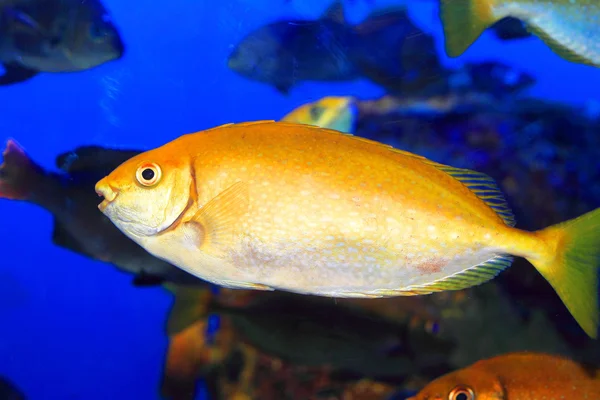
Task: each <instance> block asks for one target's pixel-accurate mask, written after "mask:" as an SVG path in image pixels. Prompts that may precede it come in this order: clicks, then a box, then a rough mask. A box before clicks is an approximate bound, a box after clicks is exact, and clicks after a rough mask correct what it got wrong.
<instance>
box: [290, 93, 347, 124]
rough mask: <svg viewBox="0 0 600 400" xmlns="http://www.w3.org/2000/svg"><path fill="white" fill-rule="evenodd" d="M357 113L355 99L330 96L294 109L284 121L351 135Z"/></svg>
mask: <svg viewBox="0 0 600 400" xmlns="http://www.w3.org/2000/svg"><path fill="white" fill-rule="evenodd" d="M357 113H358V109H357V107H356V101H355V99H354V98H353V97H350V96H328V97H324V98H322V99H321V100H319V101H317V102H314V103H309V104H305V105H302V106H300V107H298V108H296V109H294V110H293V111H291V112H290V113H289V114H287V115H286V116H285V117H283V119H282V120H283V121H289V122H296V123H300V124H307V125H315V126H320V127H323V128H329V129H335V130H337V131H340V132H346V133H350V132H352V131H353V129H354V124H355V122H356V116H357Z"/></svg>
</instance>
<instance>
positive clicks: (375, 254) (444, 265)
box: [96, 121, 600, 338]
mask: <svg viewBox="0 0 600 400" xmlns="http://www.w3.org/2000/svg"><path fill="white" fill-rule="evenodd" d="M96 191H97V193H98V194H99V195H101V196H103V197H104V201H103V202H102V203H101V204H100V205H99V208H100V210H101V211H102V212H103V213H104V214H105V215H106V216H107V217H108V218H109V219H110V220H111V221H112V222H113V223H114V224H115V225H116V226H117V227H118V228H119V229H120V230H121V231H123V232H124V233H125V234H126V235H127V236H129V237H130V238H131V239H132V240H134V241H136V242H137V243H139V244H140V245H141V246H142V247H144V248H145V249H146V250H147V251H148V252H150V253H151V254H153V255H155V256H156V257H159V258H162V259H165V260H167V261H169V262H170V263H172V264H173V265H176V266H178V267H180V268H181V269H183V270H185V271H188V272H190V273H192V274H194V275H196V276H198V277H200V278H202V279H204V280H206V281H210V282H213V283H215V284H217V285H221V286H225V287H230V288H240V289H255V290H274V289H279V290H285V291H290V292H296V293H302V294H312V295H320V296H331V297H356V298H359V297H363V298H364V297H367V298H368V297H389V296H402V295H418V294H427V293H432V292H437V291H445V290H458V289H464V288H467V287H471V286H474V285H477V284H480V283H483V282H486V281H488V280H491V279H493V278H494V277H495V276H496V275H498V274H499V273H500V272H501V271H502V270H504V269H505V268H507V267H508V266H509V265H510V264H511V262H512V257H511V256H510V255H514V256H520V257H525V258H526V259H528V260H529V261H530V262H531V263H532V264H533V265H534V266H535V267H536V269H537V270H538V271H539V272H540V273H541V274H542V275H543V276H544V277H545V278H546V279H547V280H548V282H550V284H551V285H552V286H553V288H554V289H555V290H556V291H557V293H558V295H559V296H560V298H561V299H562V301H563V302H564V303H565V305H566V306H567V308H568V309H569V310H570V312H571V313H572V314H573V316H574V317H575V319H576V320H577V322H579V324H580V325H581V327H582V328H583V329H584V330H585V331H586V332H587V334H588V335H590V336H592V337H594V338H595V337H596V336H597V328H598V318H599V315H598V298H597V297H598V285H597V279H596V278H597V272H598V260H599V256H600V235H599V234H598V233H599V232H600V229H599V228H600V209H596V210H594V211H592V212H590V213H588V214H585V215H583V216H581V217H579V218H577V219H574V220H571V221H567V222H564V223H562V224H559V225H555V226H551V227H549V228H546V229H543V230H540V231H536V232H527V231H522V230H519V229H516V228H513V225H514V219H513V214H512V212H511V211H510V209H509V208H508V206H507V204H506V202H505V200H504V197H503V195H502V193H501V192H500V190H499V188H498V186H497V185H496V183H495V182H494V181H493V180H492V178H490V177H489V176H487V175H484V174H481V173H478V172H475V171H470V170H466V169H460V168H453V167H450V166H446V165H442V164H439V163H436V162H434V161H431V160H428V159H426V158H424V157H421V156H418V155H415V154H411V153H408V152H405V151H401V150H397V149H394V148H392V147H390V146H386V145H383V144H381V143H378V142H374V141H371V140H367V139H363V138H360V137H356V136H352V135H348V134H343V133H341V132H338V131H334V130H330V129H325V128H319V127H315V126H310V125H304V124H294V123H289V122H275V121H256V122H246V123H239V124H227V125H223V126H219V127H216V128H212V129H208V130H206V131H201V132H197V133H192V134H187V135H184V136H181V137H180V138H178V139H175V140H173V141H171V142H170V143H167V144H165V145H163V146H161V147H158V148H156V149H153V150H150V151H147V152H145V153H142V154H139V155H137V156H135V157H133V158H131V159H129V160H127V161H125V162H124V163H123V164H121V165H120V166H119V167H117V168H116V169H115V170H114V171H113V172H111V173H110V174H109V175H108V176H107V177H105V178H103V179H101V180H100V181H99V182H98V183H97V184H96Z"/></svg>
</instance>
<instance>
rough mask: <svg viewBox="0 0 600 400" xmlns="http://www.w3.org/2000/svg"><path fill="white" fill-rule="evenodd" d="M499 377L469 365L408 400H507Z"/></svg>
mask: <svg viewBox="0 0 600 400" xmlns="http://www.w3.org/2000/svg"><path fill="white" fill-rule="evenodd" d="M506 398H507V397H506V393H505V391H504V386H503V385H502V383H501V382H500V380H499V379H498V377H497V376H496V375H495V374H493V373H490V372H488V371H486V370H483V369H477V368H473V367H467V368H465V369H461V370H458V371H455V372H451V373H449V374H446V375H443V376H441V377H439V378H437V379H435V380H433V381H432V382H430V383H429V384H428V385H427V386H425V387H424V388H423V389H422V390H421V391H420V392H419V393H418V394H417V395H416V396H414V397H411V398H410V399H408V400H505V399H506Z"/></svg>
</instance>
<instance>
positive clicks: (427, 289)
mask: <svg viewBox="0 0 600 400" xmlns="http://www.w3.org/2000/svg"><path fill="white" fill-rule="evenodd" d="M512 261H513V257H512V256H510V255H499V256H496V257H493V258H491V259H489V260H487V261H485V262H483V263H481V264H478V265H475V266H473V267H471V268H469V269H466V270H464V271H461V272H457V273H456V274H454V275H450V276H447V277H445V278H442V279H439V280H437V281H433V282H430V283H426V284H424V285H415V286H408V287H405V288H402V289H398V290H391V289H385V290H375V291H373V293H377V294H381V295H382V296H385V297H390V296H418V295H423V294H430V293H433V292H444V291H447V290H463V289H467V288H470V287H473V286H477V285H480V284H482V283H485V282H487V281H490V280H492V279H494V278H495V277H496V276H497V275H498V274H499V273H500V272H502V271H504V270H505V269H506V268H508V267H509V266H510V265H511V264H512Z"/></svg>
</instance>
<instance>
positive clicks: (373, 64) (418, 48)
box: [228, 1, 441, 94]
mask: <svg viewBox="0 0 600 400" xmlns="http://www.w3.org/2000/svg"><path fill="white" fill-rule="evenodd" d="M373 43H377V44H378V45H377V46H373ZM228 67H229V68H230V69H231V70H233V71H235V72H237V73H238V74H240V75H242V76H244V77H246V78H248V79H252V80H255V81H258V82H263V83H267V84H270V85H272V86H273V87H275V88H276V89H277V90H278V91H279V92H280V93H284V94H287V93H289V91H290V90H291V88H292V87H293V86H294V85H296V84H297V83H299V82H302V81H331V82H341V81H353V80H356V79H359V78H362V77H366V78H368V79H370V80H372V81H373V82H375V83H377V84H380V85H383V86H384V87H385V88H386V89H388V90H391V91H394V92H397V91H399V90H421V89H422V88H423V87H428V85H430V84H431V82H432V80H433V81H437V79H438V78H439V76H438V75H439V74H440V71H441V65H440V63H439V60H438V58H437V54H436V50H435V43H434V40H433V37H432V36H431V35H429V34H426V33H425V32H423V31H422V30H421V29H419V28H418V27H416V26H415V25H414V24H413V23H412V21H410V19H409V18H408V16H407V13H406V11H405V9H404V8H394V9H384V10H379V11H376V12H374V13H372V14H371V15H369V16H368V17H367V18H366V19H365V20H364V21H363V22H362V23H360V24H358V25H350V24H348V22H347V21H346V19H345V16H344V9H343V6H342V3H341V1H336V2H334V3H333V4H332V5H331V6H330V7H329V8H328V9H327V10H326V12H325V13H324V14H323V15H322V16H321V18H319V19H317V20H281V21H276V22H273V23H271V24H268V25H265V26H263V27H260V28H258V29H257V30H255V31H253V32H251V33H249V34H248V35H247V36H246V37H245V38H244V39H243V40H242V41H241V42H240V43H239V44H238V45H237V46H236V48H235V49H234V50H233V52H232V53H231V54H230V56H229V58H228Z"/></svg>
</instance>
